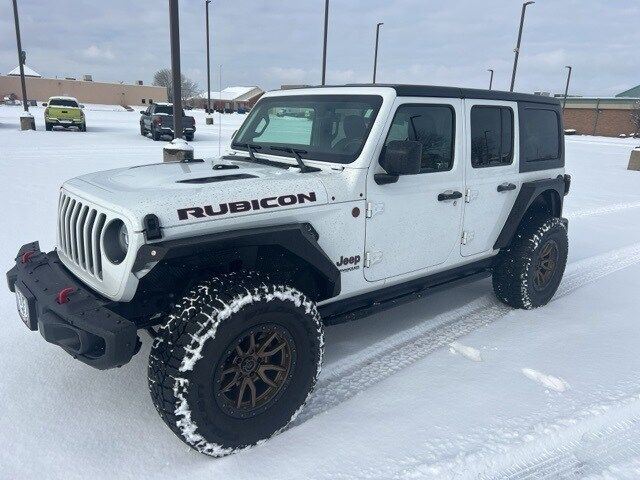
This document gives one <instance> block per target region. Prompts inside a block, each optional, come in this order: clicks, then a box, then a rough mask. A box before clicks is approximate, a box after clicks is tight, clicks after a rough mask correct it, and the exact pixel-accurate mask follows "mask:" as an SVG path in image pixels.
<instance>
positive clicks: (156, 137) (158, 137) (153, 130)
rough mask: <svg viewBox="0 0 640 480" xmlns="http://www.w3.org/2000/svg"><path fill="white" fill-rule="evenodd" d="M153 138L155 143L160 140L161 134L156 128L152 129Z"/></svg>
mask: <svg viewBox="0 0 640 480" xmlns="http://www.w3.org/2000/svg"><path fill="white" fill-rule="evenodd" d="M151 138H153V140H154V141H155V142H157V141H158V140H160V134H159V133H158V132H157V131H156V128H155V127H153V126H152V127H151Z"/></svg>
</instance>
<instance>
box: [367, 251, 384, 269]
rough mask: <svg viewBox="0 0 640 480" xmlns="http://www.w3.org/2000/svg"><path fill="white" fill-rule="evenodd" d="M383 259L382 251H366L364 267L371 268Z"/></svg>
mask: <svg viewBox="0 0 640 480" xmlns="http://www.w3.org/2000/svg"><path fill="white" fill-rule="evenodd" d="M381 261H382V252H365V254H364V267H365V268H371V267H372V266H373V265H375V264H376V263H379V262H381Z"/></svg>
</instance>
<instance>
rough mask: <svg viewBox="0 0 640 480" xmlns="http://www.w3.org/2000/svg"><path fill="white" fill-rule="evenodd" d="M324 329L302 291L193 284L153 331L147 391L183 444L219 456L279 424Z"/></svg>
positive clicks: (313, 375) (302, 392)
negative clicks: (161, 323) (158, 328)
mask: <svg viewBox="0 0 640 480" xmlns="http://www.w3.org/2000/svg"><path fill="white" fill-rule="evenodd" d="M322 349H323V329H322V323H321V321H320V316H319V315H318V312H317V309H316V306H315V304H314V303H313V302H312V301H311V300H309V299H308V298H307V297H306V296H305V295H304V294H303V293H302V292H300V291H298V290H296V289H294V288H291V287H288V286H284V285H278V284H273V283H270V282H268V281H260V280H259V279H258V277H257V276H256V275H255V274H251V273H250V274H246V273H244V274H242V273H236V274H229V275H223V276H219V277H216V278H214V279H212V280H208V281H204V282H201V283H199V284H198V285H197V286H196V287H194V288H193V289H192V290H191V291H190V292H189V293H188V294H187V295H186V296H185V297H184V298H183V299H182V300H181V301H180V302H178V304H177V305H176V307H175V308H174V309H173V311H172V312H171V314H170V315H169V316H168V318H167V320H166V323H165V324H164V325H162V326H161V327H160V330H159V334H158V337H157V338H156V340H155V341H154V345H153V347H152V349H151V353H150V357H149V376H148V378H149V389H150V391H151V397H152V399H153V402H154V405H155V406H156V409H157V410H158V412H159V413H160V416H161V417H162V419H163V420H164V421H165V423H166V424H167V426H168V427H169V428H171V430H172V431H173V432H174V433H175V434H176V435H177V436H178V437H179V438H180V439H181V440H182V441H183V442H185V443H186V444H187V445H189V446H191V447H192V448H194V449H195V450H197V451H199V452H201V453H204V454H207V455H212V456H216V457H217V456H223V455H228V454H230V453H233V452H234V451H236V450H238V449H242V448H245V447H249V446H252V445H255V444H256V443H258V442H260V441H261V440H264V439H267V438H269V437H271V436H273V435H274V434H276V433H278V432H279V431H281V430H282V429H283V428H285V427H286V426H287V425H288V424H289V422H291V421H292V420H293V418H295V416H296V414H297V413H298V412H299V411H300V409H301V407H302V406H303V405H304V404H305V402H306V400H307V398H308V397H309V395H310V393H311V391H312V389H313V387H314V385H315V383H316V379H317V376H318V374H319V372H320V365H321V361H322Z"/></svg>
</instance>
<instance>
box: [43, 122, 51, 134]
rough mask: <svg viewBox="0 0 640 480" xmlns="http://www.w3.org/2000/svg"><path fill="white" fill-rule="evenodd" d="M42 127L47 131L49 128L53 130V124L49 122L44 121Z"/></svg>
mask: <svg viewBox="0 0 640 480" xmlns="http://www.w3.org/2000/svg"><path fill="white" fill-rule="evenodd" d="M44 128H45V130H46V131H47V132H50V131H51V130H53V125H52V124H51V123H49V122H44Z"/></svg>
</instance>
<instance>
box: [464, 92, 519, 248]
mask: <svg viewBox="0 0 640 480" xmlns="http://www.w3.org/2000/svg"><path fill="white" fill-rule="evenodd" d="M465 110H466V115H465V118H466V119H467V120H466V121H467V128H466V132H467V133H466V142H467V148H466V152H467V153H466V155H465V157H466V158H465V162H466V168H465V170H466V178H465V186H466V192H465V193H466V195H465V198H466V203H465V210H464V226H463V230H464V232H463V237H462V238H463V241H462V245H461V254H462V256H471V255H475V254H480V253H484V252H489V251H492V250H493V245H494V243H495V241H496V240H497V238H498V235H499V234H500V231H501V230H502V227H503V226H504V224H505V222H506V220H507V217H508V216H509V212H510V211H511V208H512V207H513V204H514V202H515V200H516V197H517V196H518V192H519V190H520V186H521V182H520V180H519V175H518V165H519V162H518V151H519V149H518V147H517V146H518V136H517V134H516V131H517V129H516V128H515V126H516V125H518V109H517V104H515V103H510V102H497V101H488V100H465Z"/></svg>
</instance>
